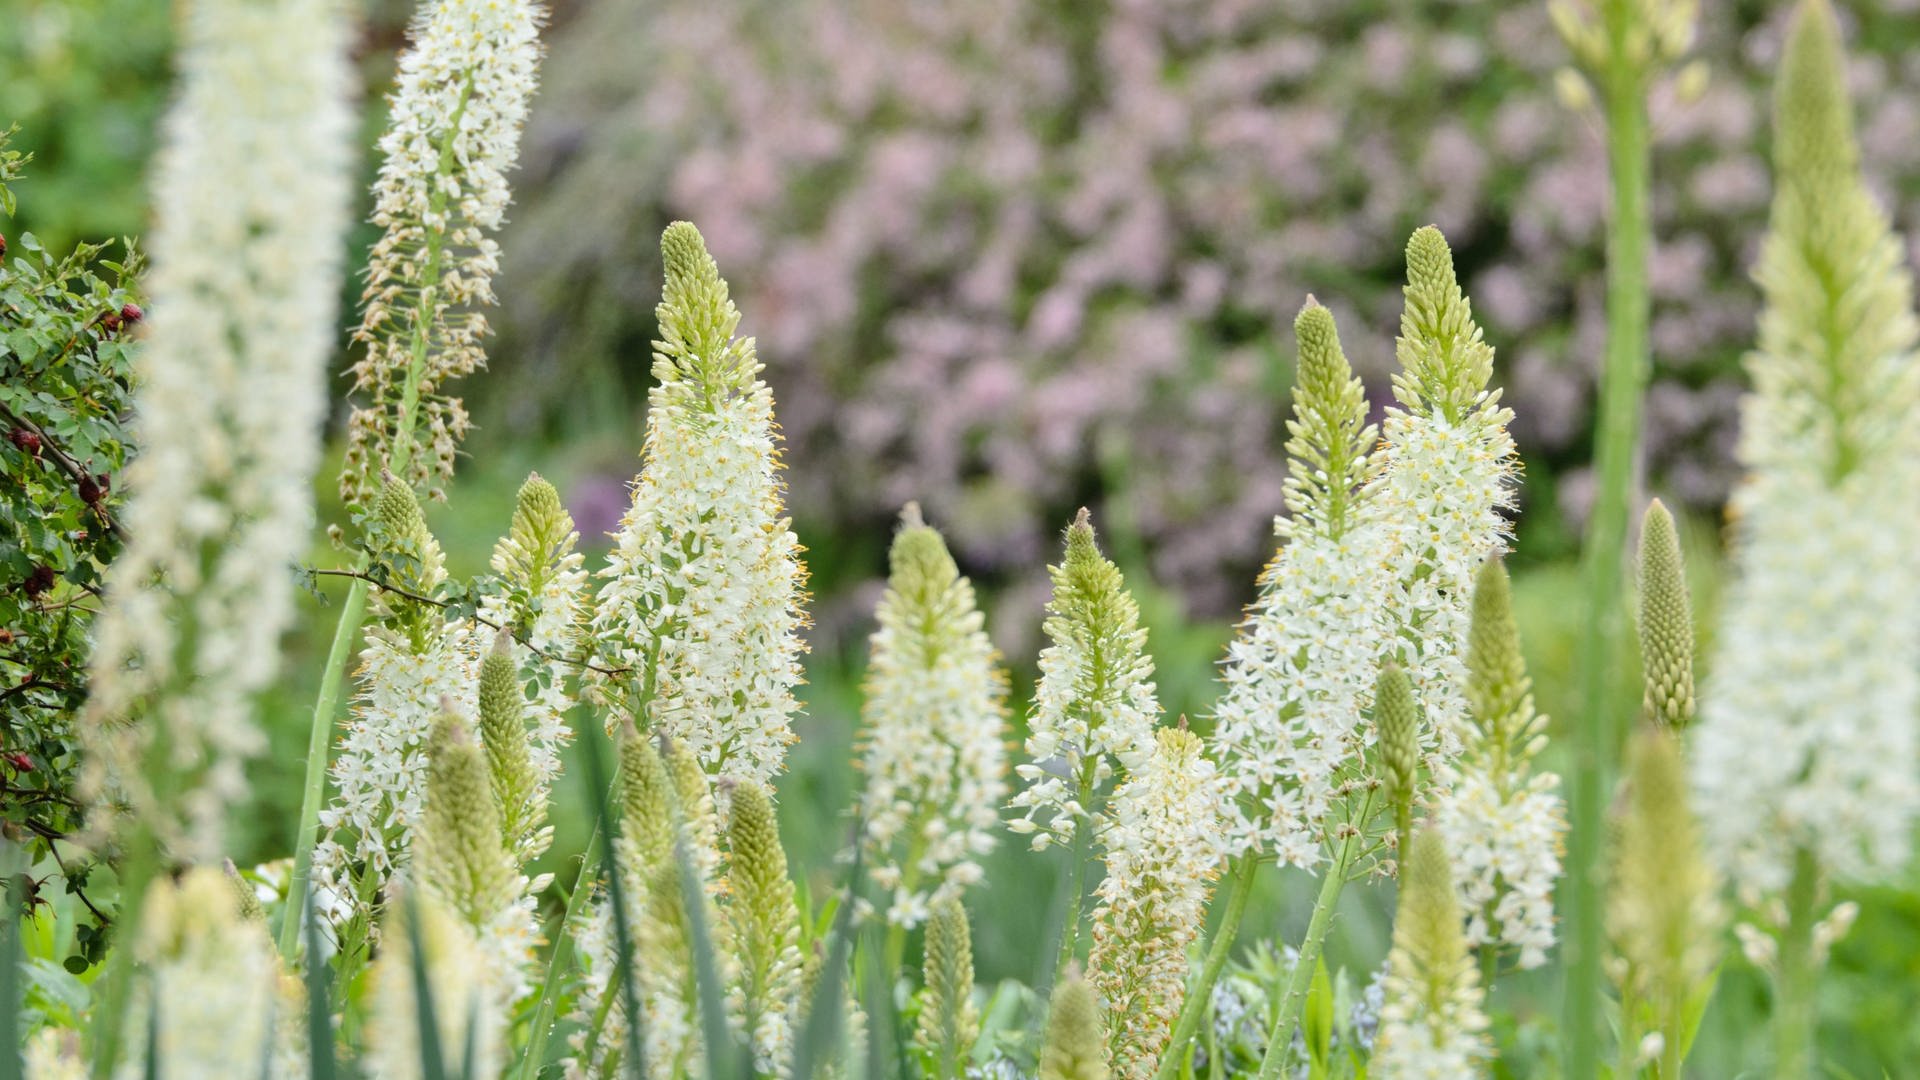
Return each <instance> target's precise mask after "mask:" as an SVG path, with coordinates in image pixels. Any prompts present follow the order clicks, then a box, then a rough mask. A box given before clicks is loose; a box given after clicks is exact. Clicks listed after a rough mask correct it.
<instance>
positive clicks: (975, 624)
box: [861, 506, 1007, 926]
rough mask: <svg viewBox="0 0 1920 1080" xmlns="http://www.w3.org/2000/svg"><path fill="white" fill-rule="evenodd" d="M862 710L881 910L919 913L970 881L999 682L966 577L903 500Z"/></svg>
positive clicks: (1000, 758) (994, 795)
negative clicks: (887, 902) (884, 895)
mask: <svg viewBox="0 0 1920 1080" xmlns="http://www.w3.org/2000/svg"><path fill="white" fill-rule="evenodd" d="M888 562H889V564H890V569H889V572H888V576H887V591H886V593H885V595H883V596H882V597H881V598H880V607H879V611H878V612H877V617H878V621H879V623H880V626H879V629H877V630H875V631H874V633H873V639H872V654H871V659H870V660H869V661H868V666H867V682H866V704H865V706H864V708H863V709H862V710H861V720H862V724H863V728H864V731H863V736H862V738H863V741H864V743H865V770H866V778H867V782H866V790H865V791H864V792H863V793H862V795H861V812H862V814H863V816H864V817H865V818H866V843H867V845H868V847H869V849H870V850H871V852H872V863H871V865H872V866H873V868H874V869H873V880H874V881H875V883H876V884H878V885H879V886H880V887H881V888H882V889H886V890H888V891H889V892H891V893H892V896H893V902H892V905H891V907H890V908H889V909H888V911H887V913H886V914H887V918H888V919H889V920H890V921H891V922H893V923H895V924H897V925H901V926H915V925H918V924H919V923H920V922H922V921H923V920H925V919H926V917H927V914H928V912H929V910H930V908H931V906H932V905H933V903H934V902H936V901H938V900H942V899H946V898H948V897H954V896H958V895H959V894H960V892H961V890H962V889H964V888H965V887H966V886H967V885H969V884H971V883H973V882H975V881H978V880H979V879H980V865H979V863H978V862H976V861H975V860H976V859H978V858H979V857H980V856H981V855H984V854H986V853H987V852H989V851H991V850H993V845H994V842H995V840H996V833H997V832H998V826H999V813H998V807H999V806H1000V804H1001V801H1002V800H1004V799H1005V798H1006V794H1007V790H1006V789H1007V785H1006V747H1005V746H1004V745H1003V743H1002V738H1003V733H1004V726H1005V719H1006V712H1005V707H1004V705H1003V703H1002V699H1003V698H1004V696H1005V691H1006V682H1005V678H1004V677H1003V676H1002V674H1001V673H1000V671H999V669H998V667H997V666H996V665H995V663H994V659H995V655H994V651H993V644H992V643H991V642H989V641H988V640H987V634H986V630H985V629H984V627H983V624H984V619H983V618H982V616H981V614H980V609H979V607H978V606H977V605H976V604H975V603H974V597H973V586H972V584H970V583H969V582H968V581H967V579H966V578H964V577H961V576H960V571H959V569H958V568H957V567H956V566H954V563H953V556H952V555H949V554H948V553H947V545H946V542H945V541H944V540H942V539H941V538H940V534H939V533H938V532H936V531H934V530H933V529H931V528H929V527H928V526H927V525H926V523H925V522H923V521H922V520H921V519H920V510H919V508H918V507H917V506H908V507H907V509H906V512H905V513H904V514H903V515H902V516H901V527H900V531H899V533H898V534H896V535H895V536H894V538H893V548H892V550H891V552H890V553H889V555H888Z"/></svg>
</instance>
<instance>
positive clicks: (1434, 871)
mask: <svg viewBox="0 0 1920 1080" xmlns="http://www.w3.org/2000/svg"><path fill="white" fill-rule="evenodd" d="M1410 846H1411V849H1412V850H1410V851H1409V852H1408V854H1407V857H1406V859H1405V861H1404V863H1403V867H1402V869H1401V872H1400V906H1399V911H1398V912H1397V913H1396V915H1395V917H1394V921H1393V955H1392V957H1391V958H1390V961H1389V963H1390V964H1391V966H1392V969H1393V973H1394V974H1395V975H1396V976H1398V977H1399V978H1401V979H1404V980H1405V981H1406V983H1407V985H1409V986H1410V987H1412V988H1413V989H1414V990H1415V992H1416V993H1418V994H1419V995H1420V997H1421V998H1422V999H1423V1002H1424V1011H1425V1012H1427V1013H1428V1015H1434V1016H1438V1015H1442V1014H1444V1013H1445V1012H1446V1011H1448V1010H1449V1009H1450V1008H1451V1007H1453V1005H1454V1003H1455V1001H1456V999H1457V998H1458V997H1459V996H1460V993H1461V990H1462V988H1463V987H1471V986H1472V985H1473V984H1474V983H1475V982H1476V981H1477V979H1476V978H1475V975H1476V973H1475V972H1474V970H1473V966H1472V965H1471V964H1469V963H1467V962H1466V959H1467V943H1466V935H1465V933H1464V932H1463V931H1462V923H1461V918H1460V902H1459V900H1458V898H1456V897H1455V895H1454V892H1453V869H1452V867H1451V865H1450V864H1449V861H1448V856H1447V848H1446V843H1445V842H1444V841H1443V840H1442V839H1441V838H1440V834H1439V833H1438V832H1437V831H1435V830H1433V829H1425V830H1423V831H1421V832H1419V833H1416V834H1415V835H1414V837H1413V840H1412V843H1411V845H1410Z"/></svg>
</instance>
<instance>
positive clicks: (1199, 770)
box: [1087, 727, 1225, 1080]
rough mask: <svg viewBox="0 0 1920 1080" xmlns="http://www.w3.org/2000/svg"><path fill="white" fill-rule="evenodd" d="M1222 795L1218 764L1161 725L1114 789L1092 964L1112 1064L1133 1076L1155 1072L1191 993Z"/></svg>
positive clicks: (1180, 732)
mask: <svg viewBox="0 0 1920 1080" xmlns="http://www.w3.org/2000/svg"><path fill="white" fill-rule="evenodd" d="M1222 802H1223V800H1222V796H1221V791H1220V784H1219V778H1218V777H1217V776H1216V775H1215V772H1214V766H1213V762H1211V761H1209V760H1208V759H1207V757H1206V754H1205V753H1203V751H1202V747H1201V744H1200V737H1199V736H1198V735H1195V734H1194V733H1193V732H1191V731H1189V730H1187V729H1186V728H1185V727H1177V728H1162V729H1161V730H1159V731H1157V732H1155V737H1154V742H1153V749H1152V752H1151V753H1150V754H1149V755H1147V756H1146V757H1145V759H1144V760H1142V761H1141V762H1140V764H1139V767H1138V768H1137V769H1135V771H1134V772H1133V774H1132V775H1131V776H1129V777H1128V778H1127V781H1126V782H1125V783H1123V784H1121V785H1120V789H1119V790H1118V791H1116V792H1115V793H1114V797H1113V819H1112V822H1111V823H1110V824H1109V825H1108V826H1107V828H1106V830H1105V831H1104V832H1103V833H1102V836H1101V840H1102V843H1104V844H1105V846H1106V849H1107V876H1106V878H1105V879H1104V880H1102V881H1101V883H1100V888H1099V896H1100V906H1099V907H1098V908H1097V909H1095V911H1094V915H1093V951H1092V953H1091V954H1090V955H1089V957H1088V960H1087V964H1088V967H1089V973H1088V977H1089V978H1090V979H1091V980H1092V981H1093V984H1094V986H1095V987H1096V988H1098V989H1099V991H1100V996H1101V998H1102V999H1103V1000H1104V1001H1105V1002H1106V1006H1107V1015H1108V1026H1109V1028H1110V1031H1111V1034H1112V1049H1113V1066H1114V1071H1115V1072H1116V1073H1117V1074H1118V1075H1119V1076H1121V1077H1125V1078H1128V1080H1135V1078H1143V1077H1149V1076H1152V1075H1153V1073H1154V1069H1155V1068H1156V1067H1157V1066H1158V1064H1159V1061H1160V1056H1161V1054H1162V1053H1164V1052H1165V1050H1166V1047H1167V1041H1168V1039H1169V1038H1170V1037H1171V1035H1172V1033H1173V1022H1174V1019H1175V1018H1176V1017H1178V1016H1179V1014H1180V1006H1181V1002H1182V1001H1183V1000H1184V999H1185V997H1186V985H1187V969H1188V963H1187V949H1188V948H1189V947H1190V946H1191V945H1192V944H1193V942H1194V940H1195V939H1196V938H1197V937H1198V936H1199V934H1200V930H1201V927H1202V926H1203V925H1204V923H1205V921H1206V905H1207V896H1208V894H1209V893H1210V892H1211V891H1212V888H1213V880H1214V878H1215V877H1217V876H1218V875H1219V872H1220V864H1221V862H1222V861H1223V859H1224V857H1225V850H1224V847H1223V845H1222V843H1221V839H1220V821H1221V816H1222V812H1223V807H1222Z"/></svg>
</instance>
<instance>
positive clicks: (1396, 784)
mask: <svg viewBox="0 0 1920 1080" xmlns="http://www.w3.org/2000/svg"><path fill="white" fill-rule="evenodd" d="M1373 725H1374V734H1375V738H1376V739H1377V740H1378V742H1379V747H1380V765H1381V773H1382V776H1381V779H1382V780H1384V781H1385V782H1386V791H1387V799H1388V801H1389V804H1390V805H1391V806H1392V807H1393V829H1394V837H1395V838H1396V841H1397V844H1396V846H1397V849H1398V850H1399V851H1400V852H1401V855H1402V857H1403V858H1404V857H1405V854H1406V850H1407V848H1406V844H1407V840H1408V837H1409V834H1410V833H1411V832H1412V831H1413V804H1414V800H1415V795H1416V790H1415V789H1416V785H1418V783H1419V779H1420V706H1419V705H1418V704H1416V703H1415V702H1414V698H1413V680H1412V679H1409V678H1408V677H1407V673H1406V672H1405V671H1403V670H1401V668H1400V665H1398V664H1392V663H1389V664H1386V665H1385V666H1383V667H1381V669H1380V677H1379V679H1378V681H1376V682H1375V683H1374V690H1373Z"/></svg>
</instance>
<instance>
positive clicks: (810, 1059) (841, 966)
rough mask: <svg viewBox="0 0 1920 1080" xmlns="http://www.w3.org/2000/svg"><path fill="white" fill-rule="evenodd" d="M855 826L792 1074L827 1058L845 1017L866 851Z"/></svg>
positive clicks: (805, 1071) (809, 1069) (809, 1072)
mask: <svg viewBox="0 0 1920 1080" xmlns="http://www.w3.org/2000/svg"><path fill="white" fill-rule="evenodd" d="M860 835H861V830H860V829H859V828H855V830H854V837H855V841H854V845H853V868H852V869H851V870H850V871H849V872H848V873H847V888H846V892H845V894H844V895H842V896H841V898H840V909H839V910H838V911H835V912H834V913H833V927H832V929H831V930H829V931H828V932H827V959H826V966H825V967H824V968H822V969H821V971H820V980H819V982H818V984H817V985H816V986H815V987H814V991H813V1000H812V1001H810V1002H808V1003H807V1013H806V1020H805V1022H804V1023H803V1024H802V1026H801V1028H800V1040H799V1042H798V1043H796V1044H795V1045H794V1049H793V1075H794V1076H801V1077H804V1076H812V1075H813V1074H814V1073H815V1072H816V1071H817V1070H818V1069H819V1066H820V1065H821V1063H822V1062H824V1061H825V1060H826V1058H827V1052H828V1050H829V1048H830V1047H832V1046H833V1045H834V1044H835V1043H836V1042H838V1041H839V1039H840V1029H841V1027H842V1026H843V1023H844V1021H845V1017H843V1016H842V1015H841V1008H842V1003H843V1001H844V1000H845V998H846V986H847V969H848V964H849V961H850V960H851V958H852V955H853V909H854V906H855V900H856V898H857V897H858V896H859V894H860V883H861V874H862V871H863V869H864V867H863V865H862V859H863V857H864V855H865V854H866V853H865V851H864V850H863V849H864V845H862V844H861V843H859V840H858V838H859V837H860Z"/></svg>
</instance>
